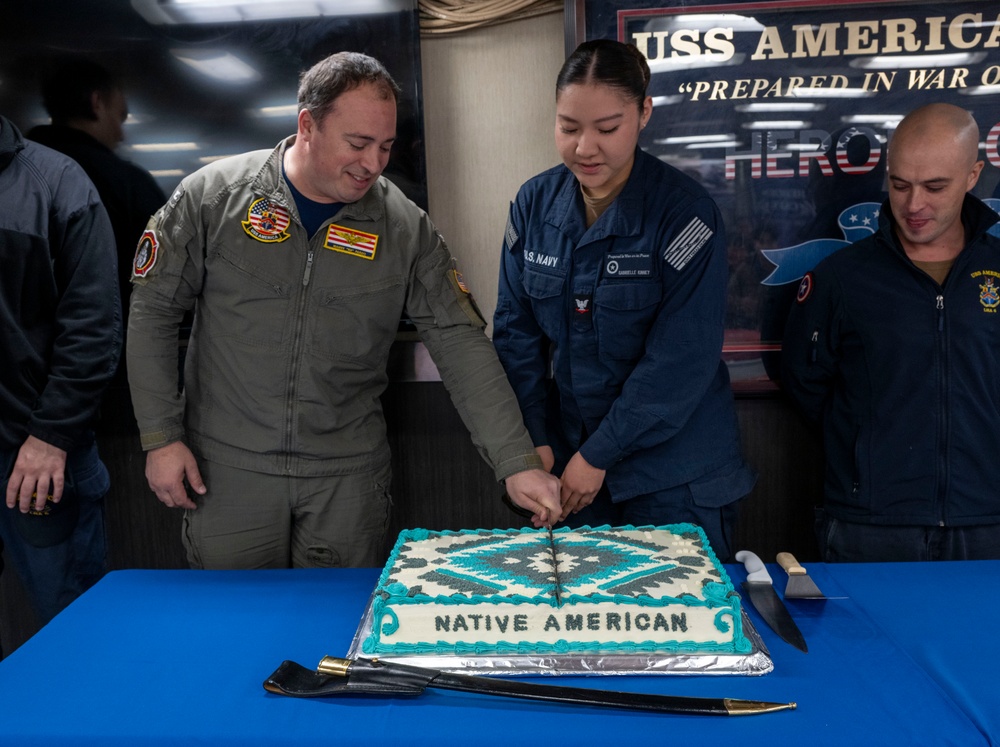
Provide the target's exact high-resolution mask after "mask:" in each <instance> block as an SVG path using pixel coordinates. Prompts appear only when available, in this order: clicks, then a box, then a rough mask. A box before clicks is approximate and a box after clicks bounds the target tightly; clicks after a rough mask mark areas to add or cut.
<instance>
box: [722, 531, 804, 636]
mask: <svg viewBox="0 0 1000 747" xmlns="http://www.w3.org/2000/svg"><path fill="white" fill-rule="evenodd" d="M736 560H738V561H739V562H740V563H742V564H743V566H744V567H745V568H746V570H747V580H746V581H744V582H743V590H744V591H746V593H747V596H748V597H749V598H750V603H751V604H753V606H754V608H755V609H756V610H757V612H758V613H760V616H761V617H762V618H764V622H766V623H767V624H768V625H769V626H770V627H771V630H773V631H774V632H775V633H777V634H778V635H780V636H781V638H782V640H784V641H785V642H786V643H790V644H792V645H793V646H795V648H797V649H798V650H799V651H802V652H805V653H808V652H809V647H808V646H806V639H805V638H804V637H803V636H802V631H800V630H799V626H798V625H796V624H795V621H794V620H793V619H792V616H791V615H789V614H788V610H787V609H786V608H785V605H784V604H783V603H782V601H781V598H780V597H778V593H777V592H776V591H775V590H774V586H773V584H772V583H771V574H769V573H768V572H767V568H765V567H764V564H763V563H762V562H761V560H760V558H758V557H757V556H756V555H754V554H753V553H752V552H750V551H749V550H740V551H739V552H738V553H736Z"/></svg>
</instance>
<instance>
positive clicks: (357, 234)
mask: <svg viewBox="0 0 1000 747" xmlns="http://www.w3.org/2000/svg"><path fill="white" fill-rule="evenodd" d="M377 244H378V234H374V233H365V232H364V231H356V230H355V229H353V228H346V227H344V226H338V225H336V224H334V223H331V224H330V228H329V230H328V231H327V232H326V241H325V242H324V243H323V246H325V247H326V248H327V249H333V251H335V252H343V253H344V254H350V255H351V256H352V257H361V258H362V259H375V247H376V245H377Z"/></svg>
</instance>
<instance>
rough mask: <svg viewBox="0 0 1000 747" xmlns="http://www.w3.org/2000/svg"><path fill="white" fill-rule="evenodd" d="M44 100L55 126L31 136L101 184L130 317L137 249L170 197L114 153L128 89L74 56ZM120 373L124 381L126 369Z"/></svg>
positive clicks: (45, 88) (62, 64) (55, 73)
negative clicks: (144, 232) (65, 157)
mask: <svg viewBox="0 0 1000 747" xmlns="http://www.w3.org/2000/svg"><path fill="white" fill-rule="evenodd" d="M42 102H43V104H44V105H45V109H46V111H47V112H48V113H49V116H50V117H52V124H49V125H40V126H38V127H34V128H32V129H31V130H30V131H29V132H28V133H27V135H28V139H30V140H34V141H35V142H38V143H41V144H42V145H46V146H48V147H49V148H52V149H53V150H57V151H59V152H60V153H64V154H66V155H67V156H69V157H70V158H72V159H73V160H74V161H76V162H77V163H78V164H80V166H82V167H83V170H84V171H85V172H87V176H89V177H90V179H91V181H93V182H94V186H95V187H97V192H98V194H99V195H100V196H101V202H103V203H104V207H105V209H106V210H107V211H108V217H109V218H110V219H111V227H112V229H113V230H114V233H115V244H116V246H117V247H118V287H119V291H120V293H121V300H122V310H123V313H124V314H126V315H127V314H128V301H129V294H130V293H131V289H132V284H131V267H132V257H133V256H134V255H135V248H136V246H137V245H138V243H139V239H140V237H141V236H142V232H143V230H144V229H145V227H146V221H148V220H149V218H150V216H151V215H152V214H153V213H155V212H156V211H157V210H158V209H159V208H160V206H161V205H163V203H164V202H165V201H166V200H165V197H164V194H163V190H161V189H160V187H159V185H158V184H157V183H156V180H155V179H154V178H153V177H152V176H151V175H150V174H149V172H147V171H145V170H144V169H142V168H140V167H139V166H137V165H135V164H134V163H132V162H130V161H127V160H125V159H123V158H120V157H119V156H118V155H116V154H115V152H114V151H115V148H117V147H118V145H119V144H120V143H121V142H122V141H123V140H124V133H123V130H122V125H123V123H124V122H125V120H126V118H127V117H128V104H127V101H126V98H125V93H124V91H123V90H122V87H121V85H120V84H119V83H118V82H117V81H116V80H115V78H114V76H112V74H111V73H110V72H109V71H108V70H107V69H106V68H104V67H103V66H101V65H99V64H98V63H96V62H93V61H91V60H86V59H76V58H72V59H64V60H60V61H59V62H57V63H56V64H55V65H53V66H52V68H51V69H50V70H49V72H48V73H47V74H46V75H45V78H44V80H43V83H42ZM126 319H127V316H126ZM121 376H122V383H124V367H122V374H121Z"/></svg>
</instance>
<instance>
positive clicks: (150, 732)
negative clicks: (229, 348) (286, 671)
mask: <svg viewBox="0 0 1000 747" xmlns="http://www.w3.org/2000/svg"><path fill="white" fill-rule="evenodd" d="M809 568H810V574H811V575H812V577H813V578H814V580H815V581H816V582H817V583H818V584H819V586H820V588H822V589H823V591H824V592H825V593H827V594H828V595H846V596H847V597H848V598H847V599H837V600H833V599H831V600H829V601H826V602H822V603H806V602H797V603H794V604H793V606H792V609H791V611H792V614H793V616H794V617H795V618H796V620H797V621H798V623H799V625H800V627H801V629H802V632H803V633H804V635H805V637H806V640H807V641H808V643H809V653H808V654H803V653H801V652H799V651H797V650H796V649H794V648H792V647H791V646H788V645H786V644H785V643H784V642H782V641H781V640H780V639H778V638H777V636H775V635H774V634H773V633H772V632H771V631H770V629H768V628H767V627H766V626H765V625H764V624H763V623H762V622H761V621H760V620H759V618H757V617H756V614H755V613H754V612H753V611H752V610H751V611H750V613H749V614H750V616H751V619H752V620H753V621H754V624H755V625H756V627H757V628H758V630H759V631H760V633H761V636H762V637H763V638H764V640H765V642H766V644H767V646H768V648H769V649H770V653H771V658H772V659H773V661H774V671H773V672H771V673H769V674H766V675H763V676H756V677H746V676H704V675H699V676H690V675H656V676H629V677H621V676H615V677H572V678H568V677H560V678H558V680H554V679H552V678H535V679H536V680H537V681H542V682H547V683H555V682H558V683H560V684H572V685H577V686H583V687H599V688H606V689H616V690H634V691H637V692H658V693H670V694H677V695H695V696H705V697H733V698H749V699H757V700H771V701H779V702H787V701H796V702H797V703H798V709H797V710H795V711H785V712H780V713H773V714H767V715H759V716H750V717H738V718H733V717H728V718H727V717H697V716H676V715H659V714H646V713H633V712H626V711H615V710H602V709H595V708H584V707H573V706H563V705H553V704H543V703H532V702H527V701H516V700H510V699H506V698H491V697H488V696H476V695H468V694H463V693H456V692H449V691H438V690H428V691H427V692H426V693H425V694H423V695H420V696H418V697H414V698H384V699H383V698H371V699H367V698H358V699H320V700H317V699H309V700H306V699H302V700H300V699H293V698H287V697H282V696H278V695H272V694H270V693H267V692H265V691H264V690H263V688H262V686H261V685H262V682H263V680H264V679H265V678H266V677H267V676H268V675H269V674H270V673H271V672H272V671H273V670H274V669H275V668H276V667H277V666H278V665H279V664H280V663H281V662H282V661H283V660H285V659H291V660H293V661H297V662H299V663H301V664H305V665H307V666H315V665H316V663H318V661H319V659H320V658H321V657H322V656H323V655H326V654H330V655H334V656H341V655H343V654H345V653H346V651H347V648H348V646H349V645H350V642H351V639H352V637H353V635H354V632H355V630H356V628H357V626H358V623H359V621H360V618H361V615H362V613H363V611H364V608H365V605H366V603H367V600H368V597H369V595H370V593H371V590H372V588H373V586H374V584H375V580H376V578H377V575H378V572H377V571H376V570H375V569H356V570H295V571H250V572H243V571H221V572H204V571H202V572H198V571H117V572H114V573H111V574H109V575H108V576H107V577H106V578H105V579H104V580H102V581H101V582H100V583H99V584H97V586H95V587H94V588H93V589H91V590H90V591H89V592H87V593H86V594H85V595H84V596H83V597H81V598H80V599H79V600H77V601H76V602H75V603H74V604H72V605H71V606H70V607H69V608H68V609H67V610H65V611H64V612H63V613H62V614H60V615H59V616H58V617H56V619H55V620H53V621H52V622H51V623H50V624H49V625H48V626H46V627H45V628H44V629H43V630H42V631H40V632H39V633H38V634H37V635H36V636H35V637H34V638H32V639H31V640H29V641H28V642H27V643H26V644H24V645H23V646H22V647H21V648H19V649H18V650H16V651H15V652H13V653H12V654H11V655H10V656H9V657H8V658H7V659H5V660H4V661H2V662H0V745H3V746H4V747H7V746H8V745H9V746H11V747H14V746H15V745H16V746H17V747H28V746H29V745H39V744H46V745H50V744H58V745H77V744H79V745H100V746H101V747H110V746H112V745H129V747H133V746H134V745H168V744H176V745H213V746H214V745H229V744H231V745H241V747H245V746H246V745H276V744H289V745H292V744H294V745H300V746H301V745H304V744H316V743H329V744H352V745H354V744H381V745H386V744H423V743H426V744H429V745H435V747H443V746H444V745H458V744H496V745H505V746H506V745H510V744H511V743H518V744H521V745H534V744H539V745H541V744H545V745H556V744H573V745H601V747H608V746H609V745H618V744H622V745H634V746H636V747H639V746H642V747H645V746H646V745H654V744H656V745H658V744H667V743H669V744H687V745H715V744H727V745H734V746H742V745H767V746H768V747H775V745H811V746H812V745H826V744H829V745H838V747H839V746H840V745H887V744H903V745H935V747H940V746H943V745H960V746H961V747H970V746H974V745H985V744H1000V721H998V719H1000V715H998V714H1000V700H998V696H997V694H996V693H997V689H998V688H997V686H996V684H995V683H994V682H993V681H992V678H991V677H990V676H991V675H992V674H993V670H994V669H995V668H996V662H997V658H998V657H997V654H996V649H995V646H994V644H993V640H994V637H995V636H994V634H993V630H995V628H996V621H997V619H998V614H1000V600H998V599H997V596H996V594H995V593H993V592H990V591H989V590H990V589H995V588H996V580H995V579H996V578H997V575H998V573H1000V562H997V563H951V564H944V563H941V564H933V565H932V564H905V565H903V564H892V565H885V566H871V565H855V566H823V565H820V564H816V565H810V566H809ZM771 569H772V575H773V576H774V577H775V579H776V588H778V590H779V592H780V591H781V590H782V589H783V586H784V584H783V582H782V581H781V574H782V572H781V571H780V570H779V569H777V568H776V567H774V566H772V567H771ZM730 571H731V574H732V576H733V579H734V581H735V582H736V583H737V585H738V584H739V582H740V581H742V579H743V577H744V573H743V569H742V567H732V568H730ZM893 599H896V600H897V601H896V602H893Z"/></svg>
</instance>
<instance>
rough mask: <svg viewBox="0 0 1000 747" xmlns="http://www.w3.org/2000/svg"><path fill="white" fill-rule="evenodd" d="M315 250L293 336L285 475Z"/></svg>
mask: <svg viewBox="0 0 1000 747" xmlns="http://www.w3.org/2000/svg"><path fill="white" fill-rule="evenodd" d="M313 254H314V252H313V249H312V247H310V248H309V252H308V253H307V254H306V269H305V271H304V272H303V273H302V294H301V295H300V296H299V308H298V311H297V313H296V315H295V331H294V333H293V334H292V368H291V371H289V375H288V404H287V409H286V414H285V444H286V449H285V473H286V474H290V473H291V471H292V446H293V445H294V443H295V398H296V396H297V391H296V385H297V382H298V379H299V369H300V368H301V365H302V359H301V348H302V327H303V326H304V324H305V307H306V289H307V288H308V287H309V278H310V276H311V275H312V266H313Z"/></svg>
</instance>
